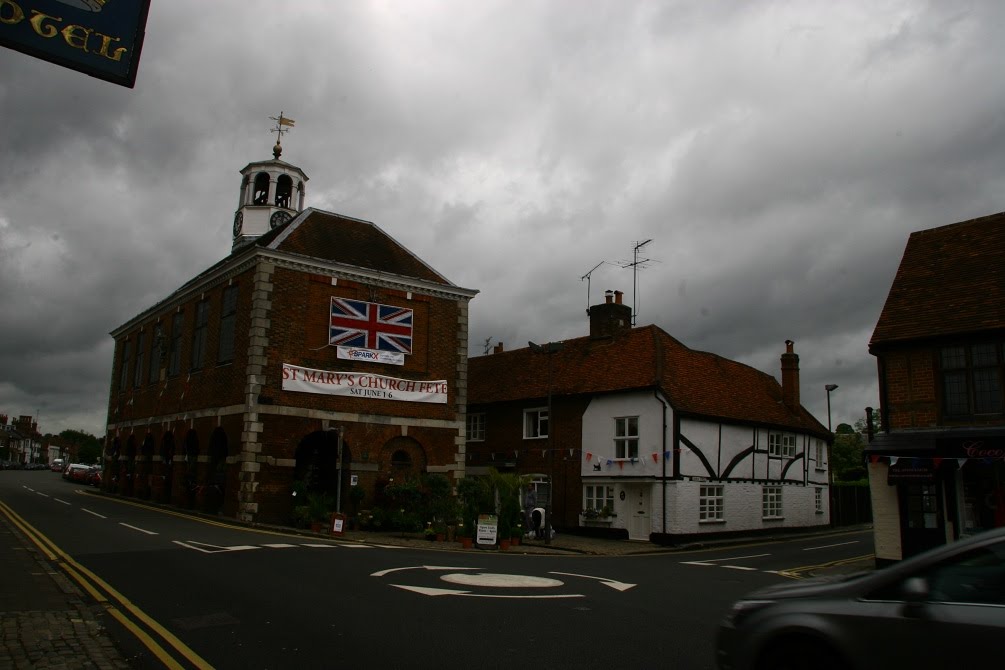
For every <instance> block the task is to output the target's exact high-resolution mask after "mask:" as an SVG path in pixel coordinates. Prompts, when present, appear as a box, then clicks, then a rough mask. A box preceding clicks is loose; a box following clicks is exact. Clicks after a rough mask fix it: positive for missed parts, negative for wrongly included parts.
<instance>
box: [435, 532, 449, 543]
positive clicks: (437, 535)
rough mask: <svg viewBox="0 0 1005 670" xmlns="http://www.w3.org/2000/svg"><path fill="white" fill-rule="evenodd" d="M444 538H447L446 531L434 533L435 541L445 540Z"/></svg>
mask: <svg viewBox="0 0 1005 670" xmlns="http://www.w3.org/2000/svg"><path fill="white" fill-rule="evenodd" d="M446 539H447V534H446V533H437V534H436V541H437V542H444V541H446Z"/></svg>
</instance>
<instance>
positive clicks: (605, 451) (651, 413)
mask: <svg viewBox="0 0 1005 670" xmlns="http://www.w3.org/2000/svg"><path fill="white" fill-rule="evenodd" d="M622 416H637V417H639V457H638V459H637V460H636V462H634V463H633V462H631V461H630V460H621V461H619V460H617V459H615V458H614V419H615V417H622ZM666 420H667V425H672V421H673V419H672V412H671V410H670V408H669V407H668V408H667V419H666ZM667 439H669V436H668V437H667ZM663 445H664V442H663V406H662V405H661V404H660V403H659V401H658V400H656V398H655V397H653V394H652V392H651V391H650V392H645V393H622V394H618V395H609V396H602V397H598V398H595V399H594V400H593V401H591V402H590V406H589V407H588V408H587V409H586V412H584V414H583V452H582V453H583V458H582V461H581V462H580V466H581V473H582V475H583V480H584V483H586V480H587V479H588V478H593V477H617V478H621V477H648V478H652V477H662V476H663V474H664V471H663V449H664V446H663ZM653 454H656V455H657V457H656V459H655V460H654V459H653ZM587 455H590V459H589V460H587ZM608 461H611V463H610V464H608ZM597 464H599V465H600V470H594V466H595V465H597ZM666 474H667V476H669V475H670V474H671V473H670V463H669V462H668V463H667V470H666Z"/></svg>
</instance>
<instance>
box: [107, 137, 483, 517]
mask: <svg viewBox="0 0 1005 670" xmlns="http://www.w3.org/2000/svg"><path fill="white" fill-rule="evenodd" d="M287 125H288V124H287ZM280 128H281V126H280ZM280 152H281V147H280V146H279V143H278V142H277V143H276V148H275V149H274V159H273V160H266V161H260V162H255V163H251V164H249V165H248V166H246V167H245V168H244V169H243V170H241V175H242V181H241V187H240V199H239V202H238V207H237V211H236V213H235V217H234V227H233V245H232V249H231V253H230V254H229V255H228V256H227V257H226V258H224V259H223V260H221V261H220V262H218V263H216V264H215V265H213V266H212V267H210V268H209V269H207V270H206V271H204V272H202V273H200V274H199V275H197V276H195V277H193V278H191V279H190V280H188V281H186V282H184V283H183V284H182V285H181V286H180V287H179V288H178V289H177V290H176V291H174V292H173V293H172V294H171V295H169V296H167V297H166V298H165V299H164V300H162V301H160V302H158V303H157V304H155V305H152V306H151V307H149V308H148V309H145V310H143V311H142V312H141V313H139V314H137V315H136V316H133V317H132V318H130V319H129V320H128V321H126V322H125V323H123V324H122V325H121V326H119V327H118V328H116V329H115V330H113V331H112V333H111V335H112V337H114V339H115V355H114V363H113V369H112V379H111V393H110V397H109V403H108V419H107V434H106V444H105V465H106V472H105V476H104V483H103V485H104V486H105V487H106V488H108V489H110V490H112V491H114V492H117V493H120V494H122V495H129V496H137V497H141V498H149V499H153V500H158V501H162V502H167V503H171V504H174V505H179V506H184V507H192V508H199V509H204V510H206V511H211V512H219V513H222V514H224V515H226V516H231V517H237V518H240V519H243V520H246V521H259V522H272V523H284V522H287V521H289V520H290V517H291V510H292V507H293V502H294V498H293V495H292V494H293V492H294V490H298V489H299V488H300V486H301V485H302V486H304V487H306V488H309V489H315V490H319V491H325V492H329V493H332V494H334V493H336V492H340V493H341V496H342V508H343V509H346V505H345V500H346V499H347V498H346V492H347V490H348V488H349V486H350V485H351V484H352V483H354V482H355V483H357V484H358V485H359V486H360V487H361V488H362V489H363V491H364V493H365V495H366V498H364V504H366V502H367V501H369V500H372V496H373V495H374V493H375V491H376V490H377V489H379V487H380V486H381V485H382V484H383V483H385V482H387V481H389V480H390V479H391V478H393V477H395V476H408V475H417V474H419V473H423V472H440V473H444V474H447V475H448V476H453V477H459V476H463V474H464V446H465V445H464V432H463V431H464V412H465V405H466V402H467V398H466V393H467V389H466V373H467V338H468V332H467V322H468V302H469V301H470V300H471V298H473V297H474V295H475V294H476V291H473V290H469V289H464V288H461V287H458V286H456V285H454V284H453V283H451V282H450V281H448V280H447V279H446V278H444V277H443V276H442V275H441V274H439V273H438V272H437V271H436V270H434V269H433V268H431V267H430V266H429V265H427V264H426V263H425V262H423V261H422V260H421V259H420V258H419V257H418V256H416V255H415V254H413V253H412V252H410V251H409V250H408V249H406V248H405V247H403V246H402V245H401V244H399V243H398V242H396V241H395V240H394V239H393V238H392V237H391V236H390V235H388V234H387V233H386V232H384V231H383V230H381V229H380V228H379V227H377V226H376V225H375V224H373V223H370V222H367V221H362V220H359V219H354V218H350V217H347V216H342V215H339V214H335V213H331V212H325V211H320V210H316V209H311V208H305V199H306V182H307V177H306V175H305V174H304V172H303V171H302V170H300V169H299V168H297V167H295V166H293V165H290V164H289V163H286V162H284V161H282V160H280V158H279V156H280ZM340 453H341V456H342V461H341V462H342V465H343V467H341V468H339V467H338V462H339V454H340ZM340 473H341V474H340Z"/></svg>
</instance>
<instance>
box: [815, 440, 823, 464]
mask: <svg viewBox="0 0 1005 670" xmlns="http://www.w3.org/2000/svg"><path fill="white" fill-rule="evenodd" d="M816 462H817V470H823V469H824V441H823V440H817V442H816Z"/></svg>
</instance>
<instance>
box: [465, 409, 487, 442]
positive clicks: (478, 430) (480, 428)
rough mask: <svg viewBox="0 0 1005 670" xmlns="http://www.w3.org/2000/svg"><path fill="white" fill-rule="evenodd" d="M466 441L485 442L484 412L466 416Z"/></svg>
mask: <svg viewBox="0 0 1005 670" xmlns="http://www.w3.org/2000/svg"><path fill="white" fill-rule="evenodd" d="M466 423H467V435H466V437H467V440H468V442H484V441H485V412H474V413H471V414H468V420H467V422H466Z"/></svg>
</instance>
